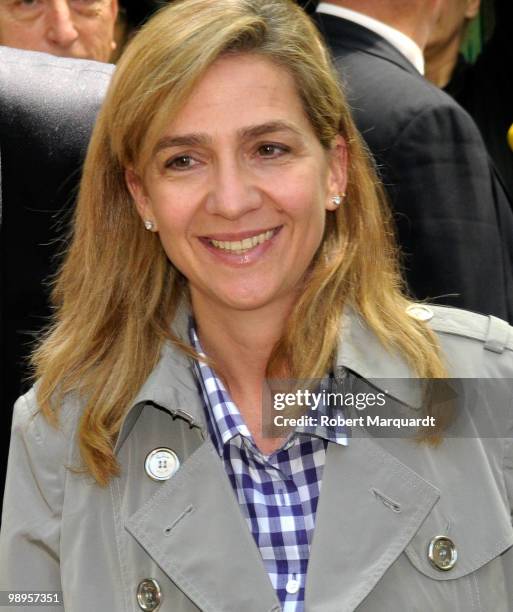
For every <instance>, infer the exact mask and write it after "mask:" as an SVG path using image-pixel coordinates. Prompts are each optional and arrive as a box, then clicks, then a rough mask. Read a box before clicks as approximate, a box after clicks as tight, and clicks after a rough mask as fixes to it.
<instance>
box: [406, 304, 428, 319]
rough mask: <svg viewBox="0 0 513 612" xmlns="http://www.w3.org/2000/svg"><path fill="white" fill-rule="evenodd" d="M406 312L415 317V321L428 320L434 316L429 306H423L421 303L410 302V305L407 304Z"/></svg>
mask: <svg viewBox="0 0 513 612" xmlns="http://www.w3.org/2000/svg"><path fill="white" fill-rule="evenodd" d="M406 313H407V314H409V315H410V317H411V318H412V319H416V320H417V321H430V320H431V319H432V318H433V317H434V316H435V313H434V312H433V311H432V310H431V308H428V307H427V306H423V305H422V304H412V305H411V306H408V308H407V309H406Z"/></svg>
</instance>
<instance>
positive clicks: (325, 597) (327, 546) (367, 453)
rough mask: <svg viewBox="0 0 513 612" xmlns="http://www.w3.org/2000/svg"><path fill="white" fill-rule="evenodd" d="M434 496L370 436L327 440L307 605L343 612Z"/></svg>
mask: <svg viewBox="0 0 513 612" xmlns="http://www.w3.org/2000/svg"><path fill="white" fill-rule="evenodd" d="M439 496H440V493H439V491H438V490H437V489H436V488H435V487H434V486H432V485H431V484H429V483H428V482H427V481H425V480H424V479H423V478H422V477H421V476H419V475H418V474H417V473H416V472H414V471H413V470H411V469H410V468H408V467H406V466H405V465H404V464H402V463H401V462H400V461H399V460H398V459H396V458H395V457H394V456H392V455H391V454H390V453H388V452H387V451H386V450H384V449H383V448H381V447H380V446H379V445H378V443H377V442H376V441H374V440H372V439H371V438H365V437H358V438H356V437H355V438H352V439H351V440H350V441H349V445H348V446H347V447H345V446H340V445H338V444H330V445H329V447H328V453H327V457H326V465H325V468H324V475H323V481H322V489H321V494H320V498H319V506H318V508H317V516H316V527H315V532H314V537H313V542H312V548H311V551H310V560H309V565H308V575H307V581H306V601H305V608H306V610H308V612H349V611H352V610H354V609H355V608H356V607H357V606H358V605H359V604H360V603H361V602H362V600H363V599H364V598H365V597H366V596H367V595H368V593H369V592H370V591H371V590H372V589H373V588H374V586H375V585H376V583H377V582H378V580H379V579H380V578H381V577H382V576H383V574H384V573H385V571H386V570H387V569H388V567H389V566H390V565H391V564H392V563H393V562H394V561H395V559H396V558H397V557H398V556H399V555H400V554H401V553H402V552H403V550H404V548H405V547H406V546H407V544H408V543H409V541H410V540H411V538H412V537H413V536H414V535H415V533H416V532H417V531H418V529H419V527H420V525H421V524H422V522H423V521H424V520H425V518H426V516H427V515H428V514H429V512H430V511H431V509H432V508H433V506H434V505H435V503H436V502H437V501H438V499H439Z"/></svg>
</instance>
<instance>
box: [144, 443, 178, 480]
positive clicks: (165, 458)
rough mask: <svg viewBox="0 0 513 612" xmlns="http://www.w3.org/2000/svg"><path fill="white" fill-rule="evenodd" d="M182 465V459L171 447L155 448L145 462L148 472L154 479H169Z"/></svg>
mask: <svg viewBox="0 0 513 612" xmlns="http://www.w3.org/2000/svg"><path fill="white" fill-rule="evenodd" d="M179 467H180V460H179V459H178V457H177V455H176V453H175V452H174V451H172V450H171V449H170V448H155V449H154V450H152V451H151V452H150V453H148V455H147V457H146V460H145V462H144V469H145V471H146V474H148V476H149V477H150V478H151V479H152V480H169V478H171V476H172V475H173V474H174V473H175V472H176V471H177V470H178V468H179Z"/></svg>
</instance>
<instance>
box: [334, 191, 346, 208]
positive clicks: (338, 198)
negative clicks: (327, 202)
mask: <svg viewBox="0 0 513 612" xmlns="http://www.w3.org/2000/svg"><path fill="white" fill-rule="evenodd" d="M345 195H346V194H345V193H343V194H342V195H335V196H333V197H332V198H331V203H332V204H333V205H335V206H340V205H341V204H342V199H343V198H344V197H345Z"/></svg>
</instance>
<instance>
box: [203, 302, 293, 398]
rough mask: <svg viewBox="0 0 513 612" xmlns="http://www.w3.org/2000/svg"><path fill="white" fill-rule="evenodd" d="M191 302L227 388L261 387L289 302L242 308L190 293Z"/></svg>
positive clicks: (288, 308)
mask: <svg viewBox="0 0 513 612" xmlns="http://www.w3.org/2000/svg"><path fill="white" fill-rule="evenodd" d="M192 305H193V311H194V317H195V320H196V325H197V331H198V335H199V337H200V341H201V345H202V347H203V350H204V351H205V353H206V354H207V355H208V356H209V357H210V358H211V359H212V360H213V361H214V362H215V369H216V372H217V373H218V375H220V376H221V377H222V378H223V380H224V382H225V383H226V384H227V385H228V388H229V389H230V391H232V392H233V391H235V390H238V391H239V392H240V391H241V390H242V389H243V388H244V389H246V390H249V389H255V387H256V386H258V387H259V388H260V387H261V385H262V383H263V380H264V378H265V373H266V369H267V364H268V362H269V358H270V356H271V352H272V350H273V348H274V346H275V344H276V343H277V342H278V340H279V339H280V338H281V336H282V333H283V329H284V326H285V322H286V320H287V317H288V316H289V314H290V311H291V308H292V304H290V303H288V302H287V303H281V302H280V303H278V304H276V303H273V304H271V305H268V306H264V307H263V308H260V309H258V310H254V311H241V310H231V309H228V308H226V307H224V306H221V305H217V304H213V303H212V302H207V301H206V300H203V299H202V298H197V297H196V299H195V296H194V295H193V296H192Z"/></svg>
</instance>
